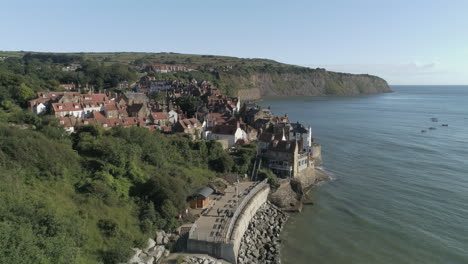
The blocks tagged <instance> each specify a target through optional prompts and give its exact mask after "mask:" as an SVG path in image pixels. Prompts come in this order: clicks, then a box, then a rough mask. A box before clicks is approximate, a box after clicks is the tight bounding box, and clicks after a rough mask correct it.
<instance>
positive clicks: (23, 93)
mask: <svg viewBox="0 0 468 264" xmlns="http://www.w3.org/2000/svg"><path fill="white" fill-rule="evenodd" d="M34 97H35V94H34V91H33V90H32V89H31V88H29V86H27V85H26V84H25V83H21V84H20V86H19V87H17V88H16V90H15V98H16V100H17V101H18V102H20V103H21V104H25V103H26V102H27V101H29V100H31V99H33V98H34Z"/></svg>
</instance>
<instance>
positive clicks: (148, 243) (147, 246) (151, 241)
mask: <svg viewBox="0 0 468 264" xmlns="http://www.w3.org/2000/svg"><path fill="white" fill-rule="evenodd" d="M155 245H156V242H155V241H154V240H153V239H152V238H148V241H147V242H146V248H145V249H143V251H145V252H146V251H148V250H149V249H150V248H152V247H154V246H155Z"/></svg>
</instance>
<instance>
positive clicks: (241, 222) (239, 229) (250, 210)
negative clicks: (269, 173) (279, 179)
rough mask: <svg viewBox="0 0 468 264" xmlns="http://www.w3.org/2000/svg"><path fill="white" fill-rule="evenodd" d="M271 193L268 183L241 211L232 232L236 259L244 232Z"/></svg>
mask: <svg viewBox="0 0 468 264" xmlns="http://www.w3.org/2000/svg"><path fill="white" fill-rule="evenodd" d="M269 193H270V186H269V185H267V184H266V185H265V186H264V187H263V188H262V189H261V190H259V191H258V192H257V193H256V194H255V196H254V197H252V198H251V199H250V200H249V202H248V203H247V204H246V205H245V207H244V208H243V209H242V211H241V212H240V213H239V216H238V218H237V219H236V222H235V225H234V228H233V230H232V233H231V241H232V243H233V245H234V254H235V255H234V258H235V259H237V257H238V252H239V247H240V244H241V239H242V238H243V237H244V233H245V231H246V230H247V229H248V227H249V223H250V221H251V220H252V219H253V218H254V216H255V214H256V213H257V210H258V209H259V208H260V207H261V206H262V205H263V204H264V203H265V202H266V201H267V199H268V194H269Z"/></svg>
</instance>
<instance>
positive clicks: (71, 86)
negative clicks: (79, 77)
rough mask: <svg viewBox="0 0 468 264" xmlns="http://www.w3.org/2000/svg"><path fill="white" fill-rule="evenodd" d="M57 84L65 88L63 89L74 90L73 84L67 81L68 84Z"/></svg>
mask: <svg viewBox="0 0 468 264" xmlns="http://www.w3.org/2000/svg"><path fill="white" fill-rule="evenodd" d="M59 86H60V88H63V89H65V90H67V91H72V90H75V84H73V83H69V84H60V85H59Z"/></svg>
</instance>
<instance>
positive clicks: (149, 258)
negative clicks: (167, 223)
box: [128, 231, 178, 264]
mask: <svg viewBox="0 0 468 264" xmlns="http://www.w3.org/2000/svg"><path fill="white" fill-rule="evenodd" d="M155 239H156V240H154V239H152V238H149V239H148V242H147V243H146V247H145V248H143V249H139V248H134V249H133V251H134V254H133V256H132V257H131V258H130V260H129V261H128V264H154V263H158V262H160V261H161V260H162V259H163V258H165V257H167V256H169V254H170V252H169V250H168V249H166V245H167V244H168V243H169V242H171V241H175V240H177V239H178V237H177V236H176V235H172V234H166V233H165V232H164V231H159V232H156V237H155Z"/></svg>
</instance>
